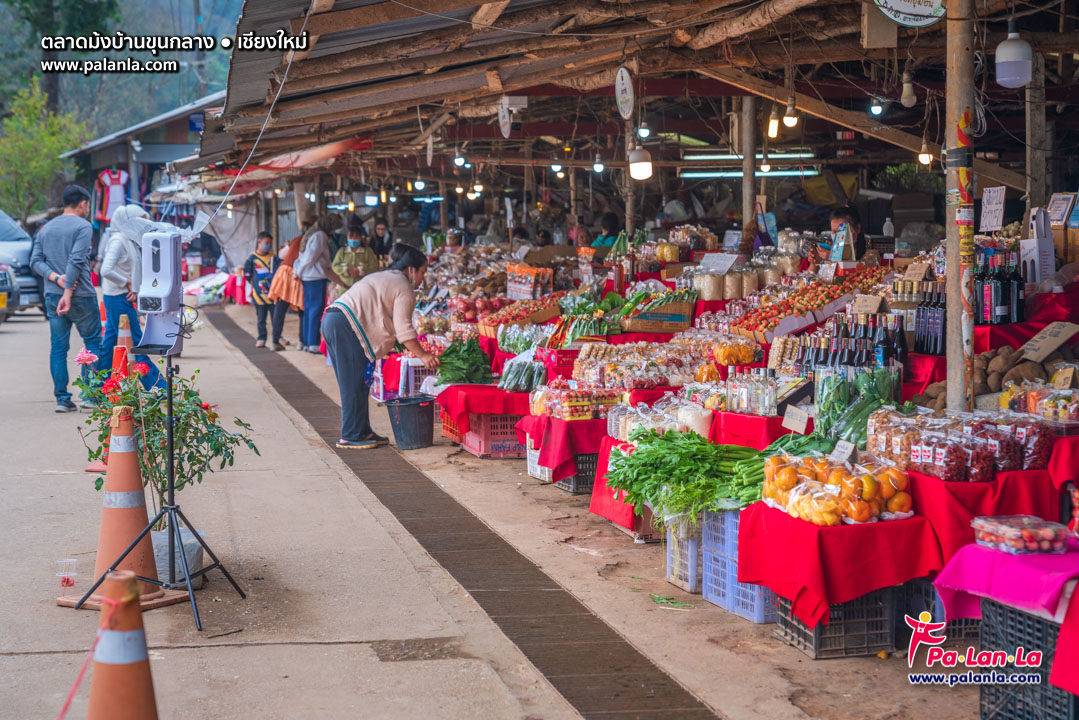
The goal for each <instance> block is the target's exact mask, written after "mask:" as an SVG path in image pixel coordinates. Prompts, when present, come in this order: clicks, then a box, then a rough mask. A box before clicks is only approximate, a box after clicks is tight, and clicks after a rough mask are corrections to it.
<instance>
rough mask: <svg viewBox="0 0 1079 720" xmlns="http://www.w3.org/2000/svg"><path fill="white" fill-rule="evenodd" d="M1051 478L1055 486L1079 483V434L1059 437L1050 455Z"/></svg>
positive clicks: (1060, 486)
mask: <svg viewBox="0 0 1079 720" xmlns="http://www.w3.org/2000/svg"><path fill="white" fill-rule="evenodd" d="M1049 478H1050V480H1051V481H1052V483H1053V487H1055V488H1063V487H1064V484H1065V483H1075V484H1077V485H1079V436H1072V437H1061V438H1057V439H1056V442H1055V443H1053V453H1052V455H1050V456H1049Z"/></svg>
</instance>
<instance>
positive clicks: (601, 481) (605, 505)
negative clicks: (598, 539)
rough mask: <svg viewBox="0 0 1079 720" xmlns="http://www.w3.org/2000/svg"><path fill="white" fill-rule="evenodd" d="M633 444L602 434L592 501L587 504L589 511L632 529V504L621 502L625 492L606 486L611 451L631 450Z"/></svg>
mask: <svg viewBox="0 0 1079 720" xmlns="http://www.w3.org/2000/svg"><path fill="white" fill-rule="evenodd" d="M632 448H633V445H630V444H628V443H623V442H619V441H618V440H616V439H615V438H613V437H611V436H610V435H604V436H603V439H602V440H600V444H599V459H598V460H597V462H596V484H595V485H593V486H592V501H591V502H590V503H589V504H588V510H589V512H592V513H595V514H596V515H599V516H600V517H603V518H607V519H608V520H610V521H611V522H613V523H614V524H615V525H619V526H621V527H624V528H626V529H627V530H632V529H633V518H634V513H633V506H632V505H630V504H629V503H626V502H623V501H622V498H623V497H624V496H625V492H624V491H622V490H619V491H618V495H617V496H616V495H615V493H614V491H613V490H609V489H608V488H607V468H609V467H610V462H611V453H612V452H617V451H618V450H617V449H621V450H629V451H632Z"/></svg>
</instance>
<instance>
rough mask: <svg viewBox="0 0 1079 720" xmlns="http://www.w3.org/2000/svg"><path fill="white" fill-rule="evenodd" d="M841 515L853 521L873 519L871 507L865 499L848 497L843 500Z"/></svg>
mask: <svg viewBox="0 0 1079 720" xmlns="http://www.w3.org/2000/svg"><path fill="white" fill-rule="evenodd" d="M843 515H845V516H846V517H848V518H850V519H851V520H853V521H854V522H858V523H864V522H869V521H870V520H872V519H873V508H872V507H871V506H870V504H869V503H868V502H866V501H865V500H859V499H857V498H851V497H848V498H844V500H843Z"/></svg>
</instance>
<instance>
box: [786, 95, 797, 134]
mask: <svg viewBox="0 0 1079 720" xmlns="http://www.w3.org/2000/svg"><path fill="white" fill-rule="evenodd" d="M783 124H784V125H786V126H787V127H789V128H793V127H797V126H798V112H797V111H796V110H795V109H794V96H793V95H791V96H790V97H789V98H787V110H786V112H784V113H783Z"/></svg>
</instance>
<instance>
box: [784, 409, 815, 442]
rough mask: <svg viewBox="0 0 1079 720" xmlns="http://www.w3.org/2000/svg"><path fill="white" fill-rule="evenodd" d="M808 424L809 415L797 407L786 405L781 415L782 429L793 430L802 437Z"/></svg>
mask: <svg viewBox="0 0 1079 720" xmlns="http://www.w3.org/2000/svg"><path fill="white" fill-rule="evenodd" d="M808 424H809V414H808V413H806V411H805V410H803V409H802V408H800V407H798V406H797V405H788V406H787V411H786V412H784V413H783V427H785V428H787V429H788V430H793V431H794V432H796V433H798V434H799V435H804V434H805V431H806V425H808Z"/></svg>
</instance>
